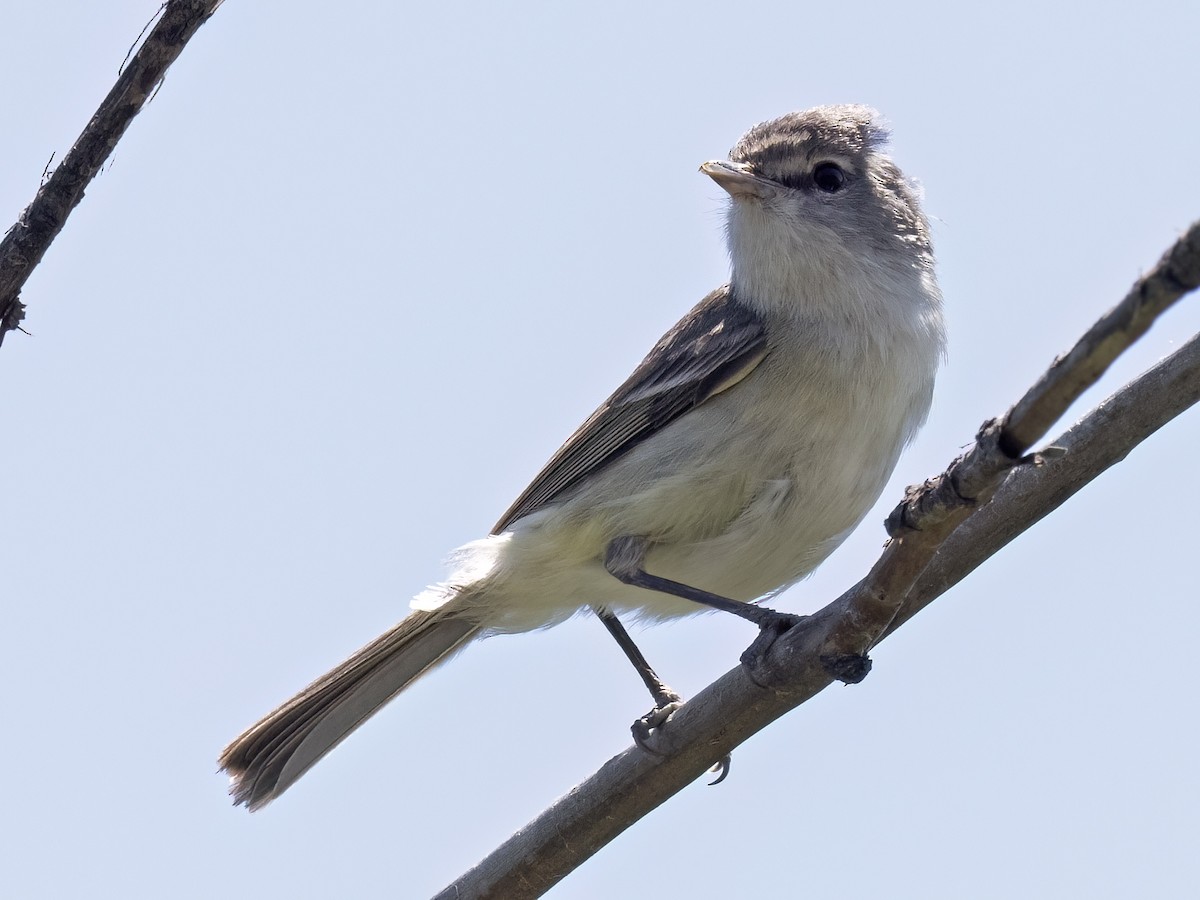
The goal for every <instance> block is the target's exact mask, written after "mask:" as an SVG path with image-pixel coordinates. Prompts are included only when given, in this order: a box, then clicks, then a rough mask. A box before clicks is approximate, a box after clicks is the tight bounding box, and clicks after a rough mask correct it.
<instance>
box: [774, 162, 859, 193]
mask: <svg viewBox="0 0 1200 900" xmlns="http://www.w3.org/2000/svg"><path fill="white" fill-rule="evenodd" d="M822 170H826V172H822ZM829 170H832V171H829ZM834 173H836V174H834ZM823 179H824V180H825V182H826V184H825V186H822V184H821V181H822V180H823ZM773 180H774V181H775V182H776V183H777V184H780V185H782V186H783V187H785V188H789V189H790V190H793V191H812V190H817V191H820V192H821V193H823V194H837V193H841V192H842V191H843V190H845V189H846V186H847V185H848V184H849V182H850V180H851V176H850V174H849V173H848V172H847V171H846V170H845V169H843V168H842V167H841V166H840V165H839V164H837V163H835V162H833V161H831V160H824V161H822V162H819V163H817V164H816V165H815V166H813V168H812V169H811V170H810V171H803V172H797V173H795V174H788V175H786V176H782V177H776V178H774V179H773ZM834 182H836V186H834Z"/></svg>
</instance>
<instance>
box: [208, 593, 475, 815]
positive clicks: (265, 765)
mask: <svg viewBox="0 0 1200 900" xmlns="http://www.w3.org/2000/svg"><path fill="white" fill-rule="evenodd" d="M479 630H480V629H479V626H478V625H476V624H475V623H473V622H470V621H467V620H465V619H462V618H456V617H454V615H453V613H450V612H447V611H446V609H445V608H444V607H443V608H442V609H435V610H430V611H424V610H418V611H416V612H413V613H411V614H410V615H409V616H408V618H406V619H404V620H403V621H402V622H400V624H398V625H396V626H395V627H394V628H392V629H391V630H390V631H387V632H385V633H384V634H382V635H380V636H379V637H378V638H376V639H375V640H373V641H372V642H371V643H369V644H367V646H365V647H363V648H362V649H361V650H359V651H358V652H357V653H355V654H354V655H353V656H351V657H350V658H349V659H348V660H346V661H345V662H344V663H342V664H341V665H340V666H338V667H337V668H336V669H334V670H333V671H332V672H330V673H329V674H327V675H325V676H323V677H321V678H318V679H317V680H316V681H314V682H313V683H312V684H310V685H309V686H308V687H306V688H305V689H304V690H303V691H301V692H300V693H299V694H297V695H296V696H295V697H293V698H292V699H291V700H289V701H287V702H286V703H284V704H283V705H282V706H280V707H279V708H278V709H276V710H275V711H274V712H272V713H269V714H267V715H266V716H265V717H263V719H262V720H261V721H260V722H259V723H258V724H257V725H253V726H251V727H250V728H249V729H247V730H246V731H245V732H244V733H243V734H241V735H240V736H239V737H237V738H236V739H235V740H234V741H233V743H231V744H230V745H229V746H228V747H226V748H225V750H224V752H223V753H222V754H221V759H220V765H221V768H222V769H224V770H225V771H227V772H228V773H229V775H230V778H231V783H230V788H229V792H230V794H232V795H233V800H234V803H244V804H246V805H247V806H248V807H249V808H250V809H251V810H255V809H258V808H259V807H260V806H265V805H266V804H267V803H270V802H271V801H272V800H274V799H275V798H276V797H278V796H279V795H280V794H282V793H283V792H284V791H286V790H287V789H288V788H289V787H291V785H292V784H293V783H294V782H295V781H296V779H298V778H299V777H300V776H301V775H303V774H304V773H305V772H307V771H308V770H309V768H311V767H312V766H313V765H314V764H315V763H316V762H317V761H318V760H319V759H321V757H323V756H324V755H325V754H326V753H328V752H329V751H330V750H332V749H333V748H334V747H336V746H337V745H338V744H339V743H340V742H341V741H342V739H343V738H345V737H346V736H347V735H348V734H350V732H352V731H353V730H354V729H355V728H357V727H358V726H359V725H361V724H362V723H363V722H364V721H366V719H367V718H368V717H369V716H371V715H373V714H374V713H375V712H376V711H377V710H379V709H380V707H382V706H383V705H384V704H385V703H387V702H388V701H389V700H391V699H392V698H393V697H394V696H396V694H398V693H400V691H402V690H404V688H406V687H408V685H410V684H412V683H413V682H414V681H415V680H416V679H417V678H418V677H419V676H420V675H422V674H423V673H425V672H426V671H428V670H429V669H431V668H433V666H435V665H436V664H437V663H438V662H440V661H441V660H443V659H445V658H446V657H447V656H448V655H449V654H451V653H453V652H454V651H455V650H456V649H458V648H459V647H461V646H462V645H463V644H465V643H466V642H467V641H469V640H470V639H471V638H473V637H475V635H476V634H477V633H478V632H479Z"/></svg>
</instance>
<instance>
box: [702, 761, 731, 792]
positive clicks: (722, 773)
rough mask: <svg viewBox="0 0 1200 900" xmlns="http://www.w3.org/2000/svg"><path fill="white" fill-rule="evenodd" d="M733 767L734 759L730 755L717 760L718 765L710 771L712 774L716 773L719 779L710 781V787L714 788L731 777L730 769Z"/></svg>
mask: <svg viewBox="0 0 1200 900" xmlns="http://www.w3.org/2000/svg"><path fill="white" fill-rule="evenodd" d="M731 765H733V757H732V756H730V755H729V754H728V753H726V754H725V755H724V756H722V757H721V758H720V759H719V760H717V764H716V765H715V766H713V767H712V768H711V769H709V770H708V771H710V772H716V773H717V777H716V779H714V780H713V781H710V782H709V783H708V786H709V787H712V786H713V785H717V784H720V783H721V782H722V781H724V780H725V779H726V778H727V777H728V776H729V767H730V766H731Z"/></svg>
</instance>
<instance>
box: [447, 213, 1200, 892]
mask: <svg viewBox="0 0 1200 900" xmlns="http://www.w3.org/2000/svg"><path fill="white" fill-rule="evenodd" d="M1198 275H1200V225H1197V226H1193V227H1192V228H1191V229H1190V230H1189V232H1188V233H1187V234H1186V235H1185V236H1184V237H1183V238H1181V239H1180V241H1179V242H1178V243H1177V244H1176V245H1175V247H1174V248H1173V249H1172V250H1171V252H1170V253H1168V254H1167V255H1166V256H1165V257H1164V259H1163V261H1162V262H1160V263H1159V265H1158V266H1157V267H1156V268H1155V269H1154V270H1153V271H1152V272H1150V273H1149V274H1148V275H1146V276H1145V277H1144V278H1142V279H1140V280H1139V282H1138V283H1137V285H1135V286H1134V289H1133V291H1131V292H1130V295H1129V297H1127V298H1126V300H1125V301H1123V302H1122V304H1121V305H1120V306H1118V307H1117V309H1115V310H1114V311H1113V312H1112V313H1109V314H1108V315H1107V316H1105V317H1104V318H1103V319H1101V320H1100V322H1098V323H1097V324H1096V325H1095V326H1093V328H1092V329H1091V330H1089V332H1088V333H1087V335H1086V336H1085V337H1084V339H1082V340H1081V341H1080V342H1079V344H1077V345H1076V348H1075V349H1074V350H1073V351H1072V352H1071V353H1070V354H1068V355H1067V356H1066V357H1064V358H1062V359H1060V360H1058V361H1056V362H1055V364H1054V366H1052V368H1051V370H1050V371H1049V372H1048V373H1047V374H1046V375H1045V376H1043V378H1042V379H1040V380H1039V382H1038V384H1037V385H1035V386H1034V388H1033V389H1031V390H1030V392H1029V393H1028V394H1027V395H1026V397H1025V398H1024V399H1022V401H1021V402H1020V403H1018V404H1017V405H1016V406H1015V407H1014V408H1013V409H1012V410H1010V412H1009V414H1008V415H1007V416H1006V417H1005V419H1004V420H1003V421H1004V422H1005V423H1008V424H1006V425H1001V424H999V423H998V422H995V421H993V422H989V423H986V424H985V425H984V427H983V429H982V430H981V432H980V437H979V440H978V442H977V443H976V445H975V446H974V447H972V448H971V449H970V450H969V451H968V452H967V453H966V454H964V455H963V456H962V457H960V458H959V459H957V460H956V461H955V462H954V463H953V464H952V465H951V466H950V468H949V469H948V470H947V471H946V472H945V473H943V474H942V475H941V476H939V477H938V478H936V479H932V480H930V481H928V482H926V483H925V485H924V486H922V487H921V488H918V489H910V491H909V495H908V497H907V498H906V501H905V503H904V504H902V506H901V507H900V508H898V510H897V511H896V512H894V513H893V514H892V516H891V517H889V527H890V528H893V529H894V534H895V535H896V537H895V539H894V540H893V541H892V542H891V543H889V545H888V547H887V548H886V549H885V550H884V553H883V555H882V556H881V558H880V559H879V561H878V562H877V563H876V565H875V566H874V567H873V568H872V570H871V572H870V574H868V575H867V577H866V578H864V579H863V580H862V581H861V582H859V583H858V584H857V585H855V586H854V587H853V588H851V589H850V590H849V591H847V592H846V593H845V594H843V595H842V596H841V597H839V598H838V599H837V600H835V601H834V602H833V603H831V604H829V605H828V606H826V607H825V608H824V609H822V610H821V611H820V612H818V613H817V614H815V615H814V616H812V617H811V618H810V619H809V620H807V621H806V622H805V623H804V625H803V626H801V627H797V628H793V629H792V630H791V631H789V632H788V633H786V634H785V635H784V636H783V637H781V638H780V639H779V640H778V641H776V643H775V645H774V646H773V647H772V648H771V651H770V653H769V656H768V659H767V661H766V664H765V666H764V667H763V669H761V670H756V672H755V678H756V679H759V681H761V680H763V679H764V678H765V679H766V680H767V682H768V683H769V684H770V687H763V686H762V685H761V684H759V683H756V682H755V681H752V680H751V678H750V677H749V675H748V673H747V671H746V669H745V668H743V667H741V666H739V667H738V668H735V669H733V670H732V671H730V672H728V673H726V674H725V675H724V676H722V677H721V678H719V679H718V680H717V681H716V682H714V683H713V684H711V685H710V686H709V687H708V688H706V689H705V690H703V691H702V692H700V693H699V694H698V695H696V697H695V698H693V699H692V700H690V701H689V702H687V703H686V704H684V705H683V707H682V708H681V709H680V710H679V711H678V712H676V713H675V715H674V716H673V717H672V718H671V720H670V722H669V724H668V725H667V727H666V728H664V729H663V730H662V731H661V732H658V733H656V738H657V740H658V741H659V749H660V750H661V751H662V752H663V754H664V755H663V756H661V757H656V756H653V755H651V754H647V753H645V752H642V751H640V750H637V749H635V748H633V747H630V748H629V749H627V750H626V751H625V752H624V753H622V754H620V755H619V756H616V757H614V758H612V759H610V760H609V761H608V762H607V763H605V764H604V765H603V766H602V767H601V768H600V770H599V771H598V772H596V774H595V775H593V776H592V777H591V778H589V779H588V780H587V781H585V782H584V783H582V784H580V785H578V786H577V787H575V788H574V789H572V790H571V792H570V793H568V794H567V795H566V796H565V797H563V798H562V799H560V800H558V801H557V802H556V803H555V804H554V805H553V806H551V807H550V808H549V809H548V810H546V811H545V812H544V813H542V815H540V816H539V817H538V818H537V819H535V820H534V821H533V822H531V823H530V824H529V825H527V826H526V827H525V828H523V829H521V830H520V831H518V832H517V833H516V834H515V835H513V836H512V837H511V838H509V840H507V841H506V842H505V843H504V844H502V845H501V846H500V847H498V848H497V849H496V850H495V851H493V853H492V854H490V855H489V856H488V857H487V858H486V859H484V860H483V861H482V862H480V863H479V864H478V865H477V866H475V867H474V868H473V869H471V870H470V871H469V872H467V873H466V874H464V875H463V876H462V877H461V878H459V879H458V880H457V881H455V882H454V883H453V884H452V885H450V886H449V887H447V888H446V889H445V890H443V891H442V892H441V893H440V894H438V898H439V900H442V898H444V900H449V898H464V897H471V898H493V897H494V898H500V897H503V898H512V900H521V898H530V897H539V896H541V895H542V894H543V893H545V892H546V891H547V890H549V889H550V888H551V887H553V886H554V885H555V884H556V883H557V882H558V881H559V880H561V879H562V878H563V877H565V876H566V875H567V874H569V873H570V872H571V871H573V870H574V869H575V868H576V867H577V866H578V865H580V864H581V863H582V862H583V861H584V860H586V859H588V858H589V857H591V856H592V855H593V854H594V853H596V852H597V851H598V850H599V849H600V848H601V847H603V846H604V845H605V844H606V843H608V842H609V841H610V840H612V839H613V838H614V837H616V836H617V835H618V834H620V833H621V832H622V831H624V830H625V829H626V828H628V827H629V826H630V825H631V824H633V823H634V822H635V821H637V820H638V819H639V818H641V817H642V816H644V815H645V814H646V813H648V812H649V811H650V810H652V809H654V808H655V807H657V806H659V805H660V804H661V803H663V802H665V801H666V800H667V799H668V798H669V797H671V796H672V795H674V794H675V793H677V792H678V791H680V790H682V788H683V787H684V786H686V785H688V784H690V783H691V782H692V781H694V780H695V779H696V778H698V777H700V776H701V775H702V774H703V773H704V772H705V771H706V770H707V769H708V768H709V767H711V766H712V765H713V764H714V763H716V762H717V761H718V760H720V759H721V758H722V757H724V756H725V754H727V753H729V752H730V751H731V750H732V749H733V748H734V747H736V746H737V745H738V744H740V743H742V742H743V741H745V740H746V739H747V738H748V737H750V735H752V734H755V733H756V732H758V731H760V730H761V729H763V728H765V727H766V726H767V725H769V724H770V723H771V722H773V721H774V720H775V719H777V718H779V717H780V716H782V715H784V714H785V713H787V712H789V711H791V710H792V709H794V708H796V707H797V706H799V705H800V704H802V703H804V702H805V701H806V700H808V699H809V698H811V697H813V696H815V695H816V694H817V693H819V692H820V691H822V690H824V689H825V688H826V687H827V686H828V685H830V684H832V683H833V681H834V680H835V677H841V673H842V672H844V671H847V670H852V669H853V668H854V667H853V666H850V667H847V666H843V665H842V663H843V661H846V660H851V661H853V660H856V659H857V660H860V661H861V660H862V659H863V657H862V654H865V652H866V651H867V650H868V649H869V648H870V647H871V646H873V645H874V644H875V643H877V642H878V641H879V640H882V639H883V638H884V637H886V635H888V634H890V633H891V632H892V631H895V629H896V628H898V627H899V626H900V625H901V624H903V622H905V621H907V620H908V619H909V618H911V617H912V616H913V615H914V614H915V613H916V612H918V611H919V610H920V609H922V608H924V607H925V606H926V605H928V604H929V603H930V602H931V601H932V600H933V599H934V598H936V597H937V596H939V595H940V594H941V593H943V592H944V591H945V590H946V589H947V588H949V587H950V586H952V585H953V584H956V583H957V582H958V581H960V580H962V579H963V578H964V577H966V575H968V574H969V573H970V572H971V571H973V570H974V569H975V568H976V567H977V566H978V565H979V564H980V563H981V562H982V561H983V560H984V559H986V558H987V557H988V556H990V555H991V554H992V553H994V552H995V551H996V550H998V549H999V548H1000V547H1002V546H1004V545H1005V544H1006V543H1008V541H1010V540H1012V538H1013V537H1015V536H1016V535H1017V534H1019V533H1021V532H1022V531H1024V530H1026V529H1027V528H1029V527H1030V526H1031V525H1033V524H1034V523H1035V522H1037V521H1038V520H1040V519H1041V518H1042V517H1043V516H1045V515H1047V514H1048V513H1049V512H1051V511H1052V510H1054V509H1055V508H1057V507H1058V506H1059V505H1060V504H1061V503H1063V502H1064V501H1065V500H1066V499H1067V498H1068V497H1070V496H1071V495H1072V494H1074V493H1075V492H1076V491H1078V490H1079V489H1080V488H1081V487H1082V486H1083V485H1084V484H1086V483H1087V482H1089V481H1091V480H1092V479H1093V478H1095V477H1096V476H1097V475H1098V474H1099V473H1100V472H1102V471H1104V470H1105V469H1107V468H1108V467H1109V466H1111V465H1113V464H1115V463H1116V462H1119V461H1120V460H1121V459H1123V458H1124V457H1125V456H1126V455H1127V454H1128V453H1129V451H1130V450H1131V449H1132V448H1133V447H1135V446H1136V445H1137V444H1138V443H1140V442H1141V441H1142V440H1144V439H1145V438H1146V437H1147V436H1149V435H1150V434H1152V433H1153V432H1154V431H1155V430H1157V429H1158V428H1160V427H1161V426H1162V425H1163V424H1165V423H1166V422H1168V421H1170V420H1171V419H1172V418H1174V417H1175V416H1176V415H1178V414H1179V413H1180V412H1182V411H1183V410H1184V409H1187V408H1188V407H1189V406H1191V405H1193V404H1195V403H1196V402H1197V401H1198V400H1200V336H1197V337H1195V338H1193V339H1192V340H1191V341H1190V342H1189V343H1188V344H1186V345H1185V346H1184V347H1183V348H1182V349H1180V350H1179V351H1177V352H1176V353H1175V354H1173V355H1172V356H1170V357H1168V358H1167V359H1166V360H1164V361H1163V362H1161V363H1159V364H1158V365H1157V366H1155V367H1154V368H1153V369H1151V370H1150V371H1149V372H1147V373H1145V374H1144V375H1142V376H1141V377H1139V378H1138V379H1136V380H1135V381H1134V382H1132V383H1131V384H1129V385H1127V386H1126V387H1124V388H1123V389H1122V390H1121V391H1119V392H1118V393H1117V394H1115V395H1114V396H1112V397H1110V398H1109V399H1108V400H1106V401H1105V402H1104V403H1103V404H1101V405H1100V406H1099V407H1098V408H1097V409H1095V410H1094V411H1092V412H1091V413H1090V414H1089V415H1088V416H1086V417H1085V418H1084V419H1083V420H1081V421H1080V422H1079V423H1078V424H1077V425H1075V426H1074V427H1073V428H1071V429H1070V430H1068V431H1067V432H1065V433H1064V434H1063V435H1061V436H1060V437H1058V438H1057V439H1056V440H1055V441H1054V442H1053V443H1054V446H1055V447H1057V448H1061V450H1060V451H1059V452H1057V453H1055V454H1053V455H1050V454H1046V455H1045V456H1044V457H1042V456H1035V457H1034V458H1033V459H1031V460H1026V461H1020V460H1014V459H1013V458H1012V456H1010V455H1009V454H1008V453H1007V452H1005V451H1004V450H1003V449H1001V442H1002V436H1003V435H1005V434H1009V435H1010V444H1009V445H1010V446H1019V447H1020V452H1024V451H1025V450H1027V449H1028V447H1029V446H1031V442H1032V441H1035V440H1037V439H1038V438H1040V437H1041V436H1042V434H1044V432H1045V427H1046V426H1045V425H1043V424H1042V423H1043V422H1045V421H1046V419H1047V416H1048V415H1050V412H1049V411H1053V410H1057V411H1058V412H1057V413H1055V414H1056V415H1061V413H1062V411H1064V410H1065V409H1066V408H1067V407H1068V406H1069V405H1070V403H1071V402H1072V401H1073V400H1074V399H1075V398H1076V397H1078V395H1079V394H1080V393H1082V392H1083V391H1084V390H1085V389H1086V388H1087V387H1088V386H1089V385H1091V384H1092V383H1094V381H1095V379H1096V378H1097V377H1099V374H1100V373H1101V372H1103V370H1104V369H1105V368H1107V366H1108V365H1109V363H1111V361H1112V360H1113V359H1115V358H1116V356H1117V355H1118V354H1119V353H1120V352H1121V351H1122V350H1124V349H1125V347H1127V346H1129V345H1130V344H1131V343H1132V342H1133V340H1134V339H1136V337H1137V336H1139V335H1140V334H1142V333H1144V332H1145V331H1146V329H1147V328H1148V327H1149V325H1150V323H1151V322H1152V321H1153V319H1154V317H1155V316H1157V315H1158V314H1159V313H1160V312H1162V311H1163V310H1164V309H1166V308H1167V306H1169V305H1170V304H1171V303H1173V302H1174V301H1175V300H1177V299H1178V298H1179V297H1180V296H1182V295H1183V294H1184V293H1186V292H1187V291H1188V290H1191V289H1192V288H1194V287H1195V286H1196V284H1197V282H1200V277H1197V276H1198ZM1114 348H1115V349H1114ZM1006 429H1008V430H1006ZM1011 442H1015V443H1011ZM1021 442H1028V443H1023V444H1022V443H1021ZM1063 451H1065V452H1063ZM1020 462H1025V463H1026V464H1024V465H1018V463H1020ZM1014 466H1015V467H1016V468H1015V469H1014V468H1013V467H1014ZM989 499H990V503H989V502H988V500H989Z"/></svg>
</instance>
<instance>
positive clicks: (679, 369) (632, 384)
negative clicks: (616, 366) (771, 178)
mask: <svg viewBox="0 0 1200 900" xmlns="http://www.w3.org/2000/svg"><path fill="white" fill-rule="evenodd" d="M766 355H767V335H766V328H765V327H764V325H763V322H762V320H761V319H760V318H759V317H758V316H757V315H756V314H755V313H754V312H753V311H752V310H750V309H748V308H747V307H746V306H744V305H742V304H741V303H738V302H737V301H736V300H735V299H734V298H733V295H732V292H731V291H730V288H729V285H725V286H724V287H721V288H718V289H717V290H715V291H713V292H712V293H711V294H709V295H708V296H707V297H705V298H704V299H703V300H701V301H700V303H699V304H697V305H696V307H695V308H694V309H693V310H692V311H691V312H689V313H688V314H687V315H686V316H684V317H683V319H681V320H680V322H679V323H678V324H677V325H676V326H675V327H674V328H672V329H671V330H670V331H668V332H667V333H666V335H665V336H664V337H663V338H662V340H660V341H659V342H658V343H657V344H656V345H655V347H654V349H653V350H651V351H650V353H649V354H648V355H647V356H646V358H645V359H644V360H642V362H641V364H640V365H639V366H638V367H637V368H636V369H635V370H634V372H633V374H632V375H631V376H630V377H629V379H628V380H627V381H626V382H625V383H624V384H623V385H621V386H620V387H619V388H617V390H616V392H615V393H614V394H613V395H612V396H611V397H609V398H608V399H607V400H606V401H604V403H603V404H602V405H601V406H600V408H599V409H597V410H596V411H595V412H594V413H592V414H591V415H590V416H589V417H588V419H587V421H585V422H584V423H583V424H582V425H581V426H579V428H578V429H576V431H575V433H574V434H572V435H571V436H570V437H569V438H567V441H566V443H564V444H563V445H562V446H561V447H560V448H559V449H558V451H557V452H556V453H555V454H554V456H552V457H551V458H550V461H549V462H547V463H546V465H545V467H544V468H543V469H542V471H541V472H539V473H538V475H537V477H536V478H534V479H533V482H532V483H531V484H530V485H529V487H527V488H526V489H525V491H524V492H523V493H522V494H521V496H520V497H518V498H517V500H516V502H515V503H513V505H512V506H511V507H509V509H508V511H507V512H506V513H505V514H504V515H503V516H502V517H501V518H500V521H499V522H498V523H496V527H495V529H493V533H499V532H501V531H503V530H504V529H505V528H507V527H508V526H509V525H510V524H512V523H513V522H515V521H516V520H517V519H519V518H521V517H522V516H525V515H528V514H529V513H531V512H534V511H535V510H538V509H541V508H542V507H543V506H545V505H546V504H548V503H551V502H552V501H553V500H554V499H555V498H556V497H558V496H559V494H561V493H562V492H563V491H565V490H567V489H568V488H570V487H573V486H574V485H576V484H578V483H579V482H580V481H582V480H583V479H584V478H586V477H587V476H589V475H591V474H592V473H594V472H596V471H598V470H599V469H601V468H602V467H603V466H604V465H606V464H607V463H609V462H611V461H612V460H613V459H616V458H617V457H618V456H620V455H621V454H623V453H625V452H627V451H628V450H629V449H630V448H632V447H634V446H635V445H637V444H638V443H640V442H641V441H644V440H645V439H646V438H648V437H650V436H651V435H652V434H654V433H656V432H658V431H660V430H661V429H663V428H665V427H666V426H667V425H669V424H671V423H672V422H674V421H675V420H676V419H678V418H679V417H680V416H682V415H684V414H685V413H686V412H688V411H689V410H691V409H694V408H695V407H697V406H699V405H700V404H701V403H703V402H704V401H705V400H708V399H709V398H710V397H713V396H715V395H716V394H719V393H720V392H721V391H724V390H727V389H728V388H730V387H732V386H733V385H734V384H736V383H737V382H738V381H740V380H741V379H742V378H744V377H746V375H748V374H749V373H750V372H751V371H752V370H753V369H754V367H755V366H757V365H758V364H759V363H760V362H762V360H763V358H764V357H765V356H766Z"/></svg>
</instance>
